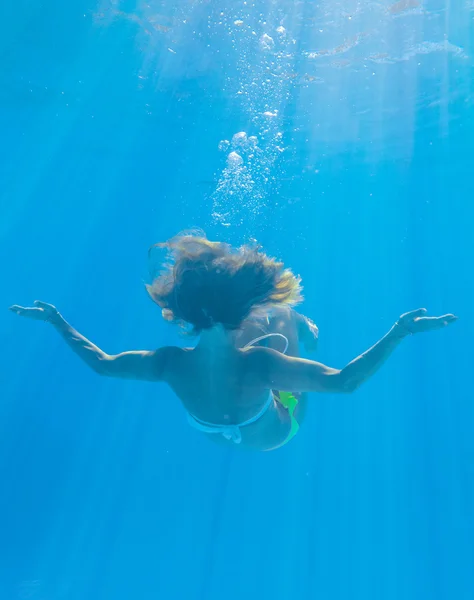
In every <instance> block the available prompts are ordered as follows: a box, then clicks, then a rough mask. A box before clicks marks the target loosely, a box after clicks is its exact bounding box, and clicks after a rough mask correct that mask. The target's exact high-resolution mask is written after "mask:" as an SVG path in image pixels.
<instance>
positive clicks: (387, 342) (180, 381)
mask: <svg viewBox="0 0 474 600" xmlns="http://www.w3.org/2000/svg"><path fill="white" fill-rule="evenodd" d="M158 246H161V247H165V248H167V250H168V252H169V257H170V263H169V264H168V265H166V267H165V269H164V271H163V272H162V273H161V274H160V275H158V276H157V277H156V278H155V279H154V281H153V282H152V283H151V285H148V286H147V290H148V293H149V295H150V296H151V298H152V299H153V300H154V302H156V303H157V304H158V305H159V306H160V307H161V308H162V314H163V316H164V318H165V319H167V320H169V321H173V322H175V323H178V324H181V325H183V326H185V327H191V329H192V331H193V333H195V334H197V335H199V341H198V343H197V345H196V346H195V347H194V348H178V347H173V346H170V347H163V348H159V349H158V350H155V351H135V352H123V353H121V354H117V355H109V354H106V353H105V352H103V351H102V350H100V348H98V347H97V346H95V345H94V344H93V343H91V342H90V341H89V340H87V339H86V338H84V337H83V336H82V335H81V334H80V333H78V332H77V331H76V330H75V329H74V328H73V327H71V326H70V325H69V324H68V323H67V322H66V321H65V320H64V319H63V317H62V316H61V315H60V314H59V312H58V311H57V310H56V308H55V307H54V306H52V305H50V304H46V303H44V302H35V307H32V308H23V307H21V306H16V305H15V306H12V307H11V310H12V311H13V312H15V313H16V314H18V315H21V316H25V317H30V318H33V319H37V320H42V321H47V322H49V323H50V324H51V325H52V326H53V327H54V328H55V329H56V330H57V331H58V332H59V333H60V334H61V335H62V337H63V338H64V340H65V341H66V343H67V344H68V345H69V346H70V347H71V348H72V350H73V351H74V352H75V353H76V354H77V355H78V356H79V357H80V358H82V360H83V361H84V362H85V363H86V364H88V365H89V366H90V367H91V368H93V369H94V370H95V371H96V372H97V373H98V374H100V375H108V376H111V377H122V378H129V379H142V380H147V381H162V382H165V383H167V384H168V385H169V386H170V387H171V388H172V390H173V391H174V392H175V394H176V395H177V396H178V398H179V399H180V400H181V402H182V404H183V406H184V408H185V409H186V411H187V412H188V415H189V421H190V423H191V424H192V425H193V426H194V427H196V428H197V429H199V430H201V431H203V432H205V433H206V434H208V435H209V436H210V437H211V438H212V439H214V440H216V441H217V440H220V441H223V442H225V443H228V444H238V445H239V446H240V447H247V448H252V449H256V450H274V449H276V448H280V447H281V446H283V445H284V444H286V443H287V442H288V441H289V440H290V439H292V437H294V435H295V434H296V432H297V431H298V428H299V423H300V420H301V416H302V411H303V408H304V405H305V398H304V393H305V392H320V393H322V392H328V393H351V392H353V391H355V390H356V389H357V388H358V387H359V386H360V385H361V384H362V383H363V382H364V381H366V380H367V379H369V378H370V377H371V376H372V375H373V374H374V373H375V372H376V371H377V370H378V369H379V368H380V367H381V366H382V364H383V363H384V362H385V360H386V359H387V358H388V357H389V356H390V354H391V353H392V352H393V350H394V349H395V348H396V347H397V346H398V345H399V343H400V342H401V341H402V340H403V339H404V338H405V337H407V336H409V335H411V334H415V333H420V332H424V331H434V330H436V329H441V328H443V327H445V326H447V325H449V324H450V323H452V322H454V321H455V320H456V318H457V317H455V316H454V315H451V314H448V315H444V316H442V317H426V316H424V315H425V313H426V310H425V309H419V310H415V311H412V312H409V313H406V314H404V315H402V316H401V317H400V319H399V320H398V321H397V322H396V323H395V325H394V326H393V327H392V328H391V329H390V331H389V332H388V333H387V334H386V335H385V336H384V337H383V338H382V339H381V340H379V341H378V342H377V343H376V344H375V345H374V346H372V348H370V349H369V350H367V351H366V352H364V353H363V354H361V355H360V356H358V357H357V358H355V359H354V360H353V361H352V362H350V363H349V364H348V365H347V366H345V367H344V368H343V369H334V368H330V367H327V366H325V365H323V364H320V363H317V362H314V361H311V360H306V359H302V358H299V356H298V348H297V346H298V338H300V339H302V340H303V341H306V342H309V343H311V339H312V340H313V341H314V340H316V339H317V328H316V326H315V325H314V324H313V323H311V321H309V320H307V319H305V318H304V317H302V316H301V315H298V314H297V313H295V312H294V311H293V310H292V309H291V307H292V306H294V305H296V304H297V303H298V302H300V301H301V299H302V297H301V287H300V279H299V278H297V277H295V276H294V275H293V273H292V272H291V271H290V270H289V269H285V268H284V265H283V264H282V263H280V262H277V261H275V260H274V259H271V258H269V257H267V256H266V255H265V254H264V253H263V252H261V251H260V250H258V249H254V248H249V247H242V248H238V249H233V248H231V247H230V246H229V245H227V244H223V243H213V242H209V241H208V240H206V239H205V238H204V237H199V236H197V235H186V234H185V235H179V236H176V237H174V238H172V239H171V240H169V241H168V242H167V243H165V244H161V245H158ZM262 328H263V329H262ZM262 331H263V333H262ZM255 334H256V335H255ZM254 335H255V337H256V338H257V339H254V340H252V339H251V338H252V336H254ZM262 335H263V336H264V339H259V338H262ZM260 342H265V343H266V347H264V346H261V345H258V346H257V345H256V344H257V343H260Z"/></svg>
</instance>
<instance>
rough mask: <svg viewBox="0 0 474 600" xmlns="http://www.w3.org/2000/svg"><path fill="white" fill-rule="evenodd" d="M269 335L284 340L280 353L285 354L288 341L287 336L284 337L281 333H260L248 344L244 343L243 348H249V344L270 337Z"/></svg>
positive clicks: (251, 344)
mask: <svg viewBox="0 0 474 600" xmlns="http://www.w3.org/2000/svg"><path fill="white" fill-rule="evenodd" d="M271 337H279V338H282V339H283V340H285V348H284V350H283V352H282V354H286V351H287V350H288V346H289V342H288V338H287V337H286V335H283V334H282V333H267V334H265V335H261V336H260V337H258V338H255V339H254V340H252V341H251V342H249V343H248V344H245V346H244V348H250V347H251V346H253V345H254V344H255V342H261V341H262V340H266V339H267V338H271Z"/></svg>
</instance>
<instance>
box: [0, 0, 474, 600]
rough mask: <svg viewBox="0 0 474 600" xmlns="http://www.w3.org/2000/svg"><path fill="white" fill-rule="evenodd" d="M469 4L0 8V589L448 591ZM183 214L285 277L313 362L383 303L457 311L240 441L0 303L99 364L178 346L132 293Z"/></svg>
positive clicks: (454, 548)
mask: <svg viewBox="0 0 474 600" xmlns="http://www.w3.org/2000/svg"><path fill="white" fill-rule="evenodd" d="M473 17H474V13H473V6H472V3H467V2H466V3H464V2H463V3H461V2H453V3H447V4H446V5H445V4H442V3H439V2H431V0H428V1H427V2H426V3H425V4H417V3H416V1H414V0H413V1H412V2H404V3H403V2H402V3H400V2H399V3H397V4H395V5H389V4H388V3H381V4H370V3H367V4H359V3H355V2H349V1H348V2H346V3H345V4H344V3H338V4H335V3H330V2H328V3H324V4H320V5H317V6H316V5H315V4H313V3H312V2H310V1H309V0H305V2H301V3H293V2H289V0H285V1H282V2H280V3H278V2H261V1H257V0H255V2H253V3H252V2H248V3H247V4H245V3H242V2H232V3H231V2H230V0H225V1H224V2H220V3H217V2H204V1H202V2H184V0H176V2H171V1H164V2H158V0H150V1H149V3H148V4H144V3H140V2H138V3H135V2H131V1H130V2H120V1H118V0H116V1H113V0H107V1H105V0H104V1H103V2H102V3H99V4H97V2H93V1H92V0H90V1H89V2H87V1H85V0H68V2H60V1H59V0H47V1H45V2H40V3H34V2H27V1H25V0H17V1H16V2H14V3H4V4H3V5H2V6H1V8H0V29H1V35H0V67H1V68H0V78H1V86H0V101H1V111H0V125H1V131H2V136H1V144H0V153H1V156H0V158H1V160H0V172H1V186H0V209H1V212H0V216H1V220H0V252H1V256H2V277H1V284H0V300H1V302H0V304H1V306H2V307H3V310H2V311H1V312H0V315H1V316H0V331H1V340H2V344H1V349H0V359H1V369H0V383H1V387H0V390H1V395H0V474H1V484H2V485H1V490H0V598H1V599H2V600H3V599H5V600H12V599H15V598H34V599H35V600H39V599H41V600H59V599H61V600H73V599H74V600H76V599H78V600H83V599H85V598H88V599H89V600H96V599H97V600H106V599H114V600H121V599H129V598H137V599H140V600H141V599H148V598H150V599H151V598H166V599H167V600H174V599H181V598H187V599H188V600H218V599H221V598H226V600H238V599H239V600H240V599H241V598H248V599H250V600H254V599H272V600H286V599H288V598H292V599H293V598H298V599H302V600H306V599H308V600H309V599H313V598H319V599H321V600H322V599H324V600H347V599H350V600H359V599H360V600H372V599H373V600H400V599H402V598H403V600H420V599H423V600H425V599H426V600H442V599H443V600H444V599H452V598H456V599H457V600H471V599H472V598H473V597H474V570H473V565H474V484H473V477H474V467H473V463H474V441H473V439H474V438H473V435H472V431H473V428H474V409H473V400H474V394H473V392H472V377H471V375H472V339H473V336H474V319H473V310H472V309H473V306H474V288H473V277H472V273H473V270H472V266H471V263H472V260H473V259H474V241H473V229H474V208H473V204H472V198H473V193H474V184H473V181H472V176H471V173H472V164H473V158H474V148H473V143H474V96H473V90H472V77H473V64H474V63H473V59H472V53H473V51H474V43H473V40H474V38H473V31H474V30H473V23H474V21H473ZM265 113H266V114H265ZM241 132H245V134H246V136H242V135H241V136H237V137H235V138H234V139H233V136H235V134H239V133H241ZM253 137H255V138H256V139H253ZM249 138H252V139H249ZM219 148H220V149H219ZM232 153H234V154H233V155H232V156H231V157H230V158H229V155H230V154H232ZM236 155H238V156H236ZM188 227H201V228H203V229H205V231H206V232H207V234H208V236H209V237H211V238H212V239H216V238H217V239H222V240H224V239H225V240H228V241H230V242H231V243H235V244H239V243H242V242H246V241H249V240H251V239H253V238H255V239H257V240H258V241H259V242H260V243H261V244H262V245H263V246H264V248H265V249H266V250H267V251H268V252H269V253H270V254H272V255H275V256H278V257H279V258H281V259H283V260H284V261H285V262H286V263H287V264H288V265H289V266H291V267H292V268H293V269H294V270H295V271H296V272H297V273H300V274H301V276H302V278H303V283H304V286H305V303H304V305H303V306H302V310H303V311H304V312H305V313H306V314H308V315H309V316H310V317H312V318H313V319H314V320H315V321H316V322H317V324H318V326H319V328H320V348H319V351H318V359H319V360H321V361H323V362H325V363H326V364H329V365H331V366H336V367H342V366H344V364H346V362H348V361H349V360H350V359H352V358H354V357H355V356H356V355H357V354H359V353H360V352H362V351H364V350H365V349H367V348H368V347H369V346H370V345H371V344H372V343H374V342H375V341H376V340H377V339H378V338H379V337H381V336H382V335H383V334H384V333H385V332H386V331H387V330H388V328H389V327H390V326H391V325H392V323H393V322H394V320H395V319H397V318H398V317H399V315H400V314H401V313H402V312H405V311H407V310H411V309H413V308H418V307H420V306H426V307H427V308H428V309H429V310H430V312H431V313H432V314H442V313H445V312H455V313H456V314H458V315H459V316H460V320H459V322H458V323H456V324H455V325H454V326H453V327H452V328H450V329H448V330H446V331H442V332H438V333H433V334H426V335H420V336H417V337H414V338H410V339H407V340H405V341H404V342H403V345H402V347H400V348H399V349H397V351H396V353H395V354H394V355H393V357H392V358H391V359H390V360H389V362H388V363H387V365H385V366H384V368H383V369H382V370H381V371H380V372H379V373H378V374H377V375H376V376H375V377H374V378H373V379H372V380H371V381H370V382H368V383H367V384H366V385H365V386H363V387H362V388H361V389H360V390H359V391H358V392H357V393H355V394H354V395H353V396H348V397H339V396H337V397H332V396H324V395H319V396H317V395H314V396H313V397H312V398H311V406H310V410H309V414H308V418H307V421H306V422H305V424H304V427H302V429H301V432H300V433H299V434H298V436H297V437H296V438H295V440H294V441H292V442H291V444H290V445H288V446H287V447H285V448H284V449H282V450H280V451H278V452H274V453H268V454H252V453H245V452H239V451H236V450H235V451H234V450H233V449H231V450H228V449H227V448H224V449H223V448H222V447H221V446H218V445H216V446H214V445H213V444H212V443H211V442H209V441H208V440H207V439H204V437H202V436H201V435H200V434H199V433H198V432H196V431H194V430H191V429H190V428H189V427H188V426H187V423H186V419H185V415H184V411H183V410H182V408H181V407H180V405H179V403H178V401H177V400H176V398H175V397H174V396H173V395H172V393H171V392H170V391H169V390H168V389H166V388H165V387H163V386H161V385H152V384H145V383H137V382H124V381H114V380H106V379H101V378H99V377H98V376H96V375H95V374H94V373H92V372H89V371H88V370H87V368H86V367H85V366H84V365H83V364H81V363H80V362H79V360H78V359H77V357H76V356H74V355H73V354H72V353H71V352H70V351H69V350H68V349H67V348H66V347H65V345H64V344H63V342H62V340H61V339H60V338H59V337H58V336H57V335H56V334H55V332H54V331H53V330H52V329H51V328H49V327H48V326H47V325H46V324H43V323H35V322H30V321H26V320H22V319H20V318H18V317H16V316H15V315H13V314H11V313H9V312H8V311H7V310H6V309H7V307H8V306H9V305H11V304H14V303H18V304H23V305H29V304H31V303H32V302H33V301H34V300H35V299H41V300H44V301H47V302H52V303H54V304H55V305H56V306H57V307H58V309H59V310H60V311H61V312H62V313H63V314H64V316H65V318H67V319H68V320H69V321H70V322H71V323H72V324H73V325H74V326H75V327H77V328H78V329H79V331H81V332H82V333H83V334H84V335H86V336H87V337H89V338H90V339H92V341H94V342H95V343H97V344H98V345H99V346H101V347H102V348H103V349H104V350H105V351H106V352H110V353H114V352H118V351H122V350H128V349H141V348H154V347H157V346H160V345H163V344H169V343H182V342H180V340H179V338H178V337H177V334H176V332H175V331H174V330H173V329H172V328H171V327H169V326H167V325H165V324H164V323H163V322H162V320H161V317H160V314H159V310H158V309H157V307H156V306H155V305H153V304H152V303H151V302H150V301H149V299H148V298H147V296H146V293H145V291H144V286H143V282H144V281H145V280H146V278H147V250H148V247H149V246H150V245H151V244H153V243H155V242H157V241H160V240H165V239H166V238H168V237H169V236H171V235H173V234H174V233H176V232H178V231H180V230H182V229H185V228H188Z"/></svg>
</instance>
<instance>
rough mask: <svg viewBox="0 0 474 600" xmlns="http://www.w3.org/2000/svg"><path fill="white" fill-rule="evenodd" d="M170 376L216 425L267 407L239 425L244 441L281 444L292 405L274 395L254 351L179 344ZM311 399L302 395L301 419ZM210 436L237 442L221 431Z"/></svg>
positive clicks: (192, 406)
mask: <svg viewBox="0 0 474 600" xmlns="http://www.w3.org/2000/svg"><path fill="white" fill-rule="evenodd" d="M174 356H175V357H174V360H173V364H172V366H171V365H170V366H171V368H170V369H169V372H168V376H167V381H168V383H169V385H170V386H171V388H172V389H173V391H174V392H175V394H176V395H177V396H178V397H179V398H180V400H181V402H182V403H183V406H184V408H185V409H186V410H187V411H188V413H189V414H190V415H192V416H193V417H195V418H197V419H198V420H199V421H202V422H205V423H208V424H214V425H217V426H229V425H240V424H242V423H245V421H248V420H251V419H253V418H254V417H255V416H256V415H258V414H259V413H261V412H262V409H264V408H265V406H268V408H267V409H266V410H265V411H264V412H263V414H261V416H260V417H259V418H258V419H257V420H256V421H255V422H253V423H251V424H248V425H244V426H243V427H241V428H239V430H240V434H241V438H242V439H241V444H240V445H242V446H244V447H248V448H254V449H259V450H269V449H272V448H275V447H277V446H279V445H281V444H282V443H283V442H284V441H285V439H286V438H287V436H288V433H289V431H290V427H291V422H290V416H289V414H288V411H287V410H286V409H285V408H284V407H283V406H282V405H281V404H280V403H279V402H278V401H276V400H273V399H270V398H269V395H270V394H271V390H269V389H268V388H265V387H264V386H263V385H262V378H261V377H259V373H258V364H257V362H256V361H255V357H254V356H253V353H252V352H251V351H248V350H240V349H237V348H235V347H234V348H226V349H223V348H220V349H218V348H216V349H212V350H209V349H202V348H199V346H198V347H197V348H194V349H188V348H186V349H176V353H175V355H174ZM305 404H306V398H305V397H302V398H301V399H300V402H299V406H298V413H300V416H299V417H298V421H301V414H302V411H303V410H304V405H305ZM208 435H209V437H210V438H211V439H212V440H214V441H216V442H222V443H228V444H232V443H233V442H232V441H230V440H226V439H225V438H224V437H223V436H222V435H221V434H219V433H210V434H208Z"/></svg>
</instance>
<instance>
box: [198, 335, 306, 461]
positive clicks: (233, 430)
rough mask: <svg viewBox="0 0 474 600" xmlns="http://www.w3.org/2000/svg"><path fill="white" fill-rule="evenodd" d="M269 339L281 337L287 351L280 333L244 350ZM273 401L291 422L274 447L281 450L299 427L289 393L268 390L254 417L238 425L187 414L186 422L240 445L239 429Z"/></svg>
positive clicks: (260, 414) (265, 409)
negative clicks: (286, 432) (285, 434)
mask: <svg viewBox="0 0 474 600" xmlns="http://www.w3.org/2000/svg"><path fill="white" fill-rule="evenodd" d="M269 337H282V338H283V339H284V340H285V343H286V345H285V349H284V350H283V354H285V353H286V351H287V349H288V339H287V338H286V337H285V336H284V335H282V334H281V333H268V334H267V335H262V336H261V337H258V338H256V339H254V340H252V341H251V342H249V343H248V344H246V345H245V346H244V348H249V347H250V346H252V345H253V344H255V342H260V341H261V340H264V339H266V338H269ZM275 400H277V402H279V403H280V404H281V405H282V406H283V407H284V408H286V410H287V411H288V414H289V416H290V421H291V428H290V432H289V434H288V435H287V437H286V439H285V440H284V441H283V442H282V443H281V444H280V445H278V446H277V447H276V448H281V447H282V446H284V445H285V444H287V443H288V442H289V441H290V440H291V439H292V438H293V437H294V436H295V435H296V434H297V433H298V429H299V427H300V426H299V424H298V421H297V420H296V418H295V416H294V412H295V409H296V407H297V405H298V399H297V398H295V396H293V394H291V393H290V392H276V394H274V393H273V391H272V390H270V391H269V394H268V399H267V401H266V402H265V404H264V405H263V407H262V408H261V409H260V410H259V412H258V413H257V414H256V415H255V416H254V417H251V418H250V419H247V420H246V421H243V422H242V423H239V424H238V425H223V424H220V425H219V424H215V423H208V422H206V421H202V420H201V419H198V418H197V417H195V416H194V415H192V414H191V413H188V422H189V424H190V425H191V426H192V427H194V428H195V429H198V430H199V431H202V432H204V433H220V434H221V435H222V436H223V437H224V438H225V439H226V440H232V441H233V442H234V443H235V444H240V443H241V441H242V433H241V431H240V430H241V428H242V427H245V426H247V425H250V424H252V423H255V422H256V421H258V420H259V419H260V418H261V417H263V415H264V414H265V413H266V412H267V410H268V409H269V408H270V406H271V405H272V404H273V402H274V401H275ZM276 448H273V450H276Z"/></svg>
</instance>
